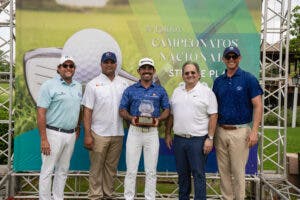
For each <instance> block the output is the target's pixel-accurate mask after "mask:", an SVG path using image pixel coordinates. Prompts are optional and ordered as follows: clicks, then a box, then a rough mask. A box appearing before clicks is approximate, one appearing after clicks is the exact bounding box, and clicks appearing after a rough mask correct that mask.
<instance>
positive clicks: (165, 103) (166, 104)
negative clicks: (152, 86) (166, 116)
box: [160, 88, 170, 110]
mask: <svg viewBox="0 0 300 200" xmlns="http://www.w3.org/2000/svg"><path fill="white" fill-rule="evenodd" d="M162 91H163V92H162V98H161V102H160V104H161V108H162V109H164V110H165V109H170V102H169V97H168V94H167V92H166V90H165V89H164V88H162Z"/></svg>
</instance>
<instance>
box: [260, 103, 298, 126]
mask: <svg viewBox="0 0 300 200" xmlns="http://www.w3.org/2000/svg"><path fill="white" fill-rule="evenodd" d="M275 112H277V111H275ZM297 113H298V115H297V119H296V126H298V127H300V117H299V113H300V107H298V108H297ZM292 116H293V111H292V110H291V109H288V110H287V126H292ZM264 120H265V125H271V126H276V125H277V122H278V117H277V116H276V115H275V114H268V115H267V116H266V117H265V118H264Z"/></svg>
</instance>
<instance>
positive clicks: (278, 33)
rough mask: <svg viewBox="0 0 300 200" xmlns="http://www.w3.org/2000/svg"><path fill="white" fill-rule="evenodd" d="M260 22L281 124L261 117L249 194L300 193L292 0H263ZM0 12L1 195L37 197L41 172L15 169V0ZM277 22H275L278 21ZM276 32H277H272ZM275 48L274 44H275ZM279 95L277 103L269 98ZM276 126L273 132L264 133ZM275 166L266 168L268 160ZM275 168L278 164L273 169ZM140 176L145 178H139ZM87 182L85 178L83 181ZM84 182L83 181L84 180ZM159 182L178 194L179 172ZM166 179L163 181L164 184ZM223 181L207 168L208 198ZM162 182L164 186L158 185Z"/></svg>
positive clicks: (80, 187)
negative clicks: (292, 172) (0, 17)
mask: <svg viewBox="0 0 300 200" xmlns="http://www.w3.org/2000/svg"><path fill="white" fill-rule="evenodd" d="M262 8H263V13H264V14H263V15H262V26H261V29H262V30H261V51H262V57H261V85H262V87H263V89H264V95H263V103H264V114H263V116H264V118H265V117H267V116H268V115H275V116H276V117H277V119H278V121H277V125H276V126H271V125H269V124H267V123H266V122H265V120H263V121H262V126H261V137H260V143H259V169H258V174H257V175H254V176H247V177H246V179H247V189H248V190H247V191H246V192H247V195H248V197H249V199H264V200H267V199H300V190H299V188H296V187H295V186H293V185H292V184H291V183H290V182H288V181H287V168H286V166H287V159H286V137H287V94H288V60H289V37H290V34H289V29H290V21H291V19H290V16H291V0H281V1H280V0H262ZM0 13H1V14H4V15H7V16H9V19H8V20H5V21H4V22H1V21H0V31H1V29H3V28H8V29H9V34H10V37H9V38H8V39H6V38H2V37H1V36H0V47H1V48H4V49H5V51H3V52H2V53H1V55H0V58H1V60H2V59H5V60H7V61H8V62H9V69H5V70H3V69H2V68H1V71H0V109H1V111H3V112H5V113H7V116H8V117H7V118H5V119H0V127H1V129H2V130H5V133H4V134H3V133H2V134H1V135H0V158H2V159H1V163H0V164H1V167H0V199H6V198H9V197H14V198H17V199H37V198H38V177H39V174H38V173H36V172H24V173H19V172H18V173H16V172H14V171H13V170H12V163H13V152H12V144H13V143H12V142H13V127H14V126H13V125H14V121H13V115H14V109H13V97H14V74H13V71H14V68H15V67H22V66H15V62H14V51H15V49H14V47H15V45H14V44H15V36H14V32H15V0H0ZM274 24H275V25H274ZM270 35H272V36H270ZM274 36H275V37H276V38H277V39H276V41H275V42H274V44H268V43H267V41H268V38H269V37H274ZM271 49H276V52H279V57H278V59H274V58H273V57H272V56H270V54H267V52H270V51H271ZM273 51H274V50H273ZM271 99H272V102H274V101H276V103H275V106H270V104H268V102H270V100H271ZM266 130H271V131H272V134H268V135H267V134H265V131H266ZM266 165H267V166H270V168H271V169H272V170H266V167H265V166H266ZM274 169H275V170H274ZM123 179H124V172H119V173H118V179H117V183H116V191H118V192H119V193H117V197H116V198H117V199H122V197H121V192H122V190H123ZM143 179H144V174H143V173H139V175H138V181H137V183H138V190H137V191H138V193H137V196H138V198H137V199H143V198H142V197H141V196H142V195H141V194H142V193H141V189H139V187H140V186H142V183H143ZM139 180H141V181H139ZM84 182H86V183H84ZM87 182H88V172H86V171H80V172H79V171H74V172H70V174H69V178H68V180H67V185H66V193H65V195H66V198H67V199H86V198H87V192H88V188H87V185H88V184H87ZM83 183H84V184H83ZM158 185H162V187H161V188H164V189H163V190H164V191H167V193H164V192H162V191H159V190H158V191H157V199H176V198H177V190H178V187H177V175H176V174H174V173H167V172H165V173H158ZM163 185H164V186H163ZM218 187H219V175H218V174H207V191H208V198H209V199H222V197H221V194H220V190H219V189H218ZM158 188H159V187H158Z"/></svg>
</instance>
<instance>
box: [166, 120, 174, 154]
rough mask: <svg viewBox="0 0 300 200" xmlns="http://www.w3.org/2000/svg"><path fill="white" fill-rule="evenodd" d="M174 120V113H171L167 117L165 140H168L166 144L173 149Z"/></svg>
mask: <svg viewBox="0 0 300 200" xmlns="http://www.w3.org/2000/svg"><path fill="white" fill-rule="evenodd" d="M173 122H174V117H173V115H172V114H170V115H169V117H168V118H167V120H166V123H165V125H166V129H165V142H166V145H167V147H168V148H169V149H171V146H172V143H173V141H172V136H171V130H172V127H173Z"/></svg>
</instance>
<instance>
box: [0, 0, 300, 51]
mask: <svg viewBox="0 0 300 200" xmlns="http://www.w3.org/2000/svg"><path fill="white" fill-rule="evenodd" d="M272 1H273V2H272ZM276 2H277V1H276V0H270V3H269V5H272V4H273V5H272V6H274V7H273V9H274V10H275V9H276V7H277V4H276ZM291 2H292V8H293V7H295V6H296V5H300V0H292V1H291ZM7 9H9V7H8V8H7ZM8 20H9V15H7V14H6V13H5V12H3V11H2V12H1V13H0V22H7V21H8ZM277 24H278V20H276V19H274V20H272V21H270V26H273V27H274V26H278V25H277ZM17 25H18V24H17ZM278 38H279V37H278V35H274V34H273V35H272V34H269V35H268V36H267V41H268V42H269V43H274V42H276V41H278ZM8 39H9V28H8V27H0V49H1V50H4V51H6V50H7V49H8V48H9V47H8V45H4V46H3V47H1V46H2V44H3V43H4V41H3V40H8Z"/></svg>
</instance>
